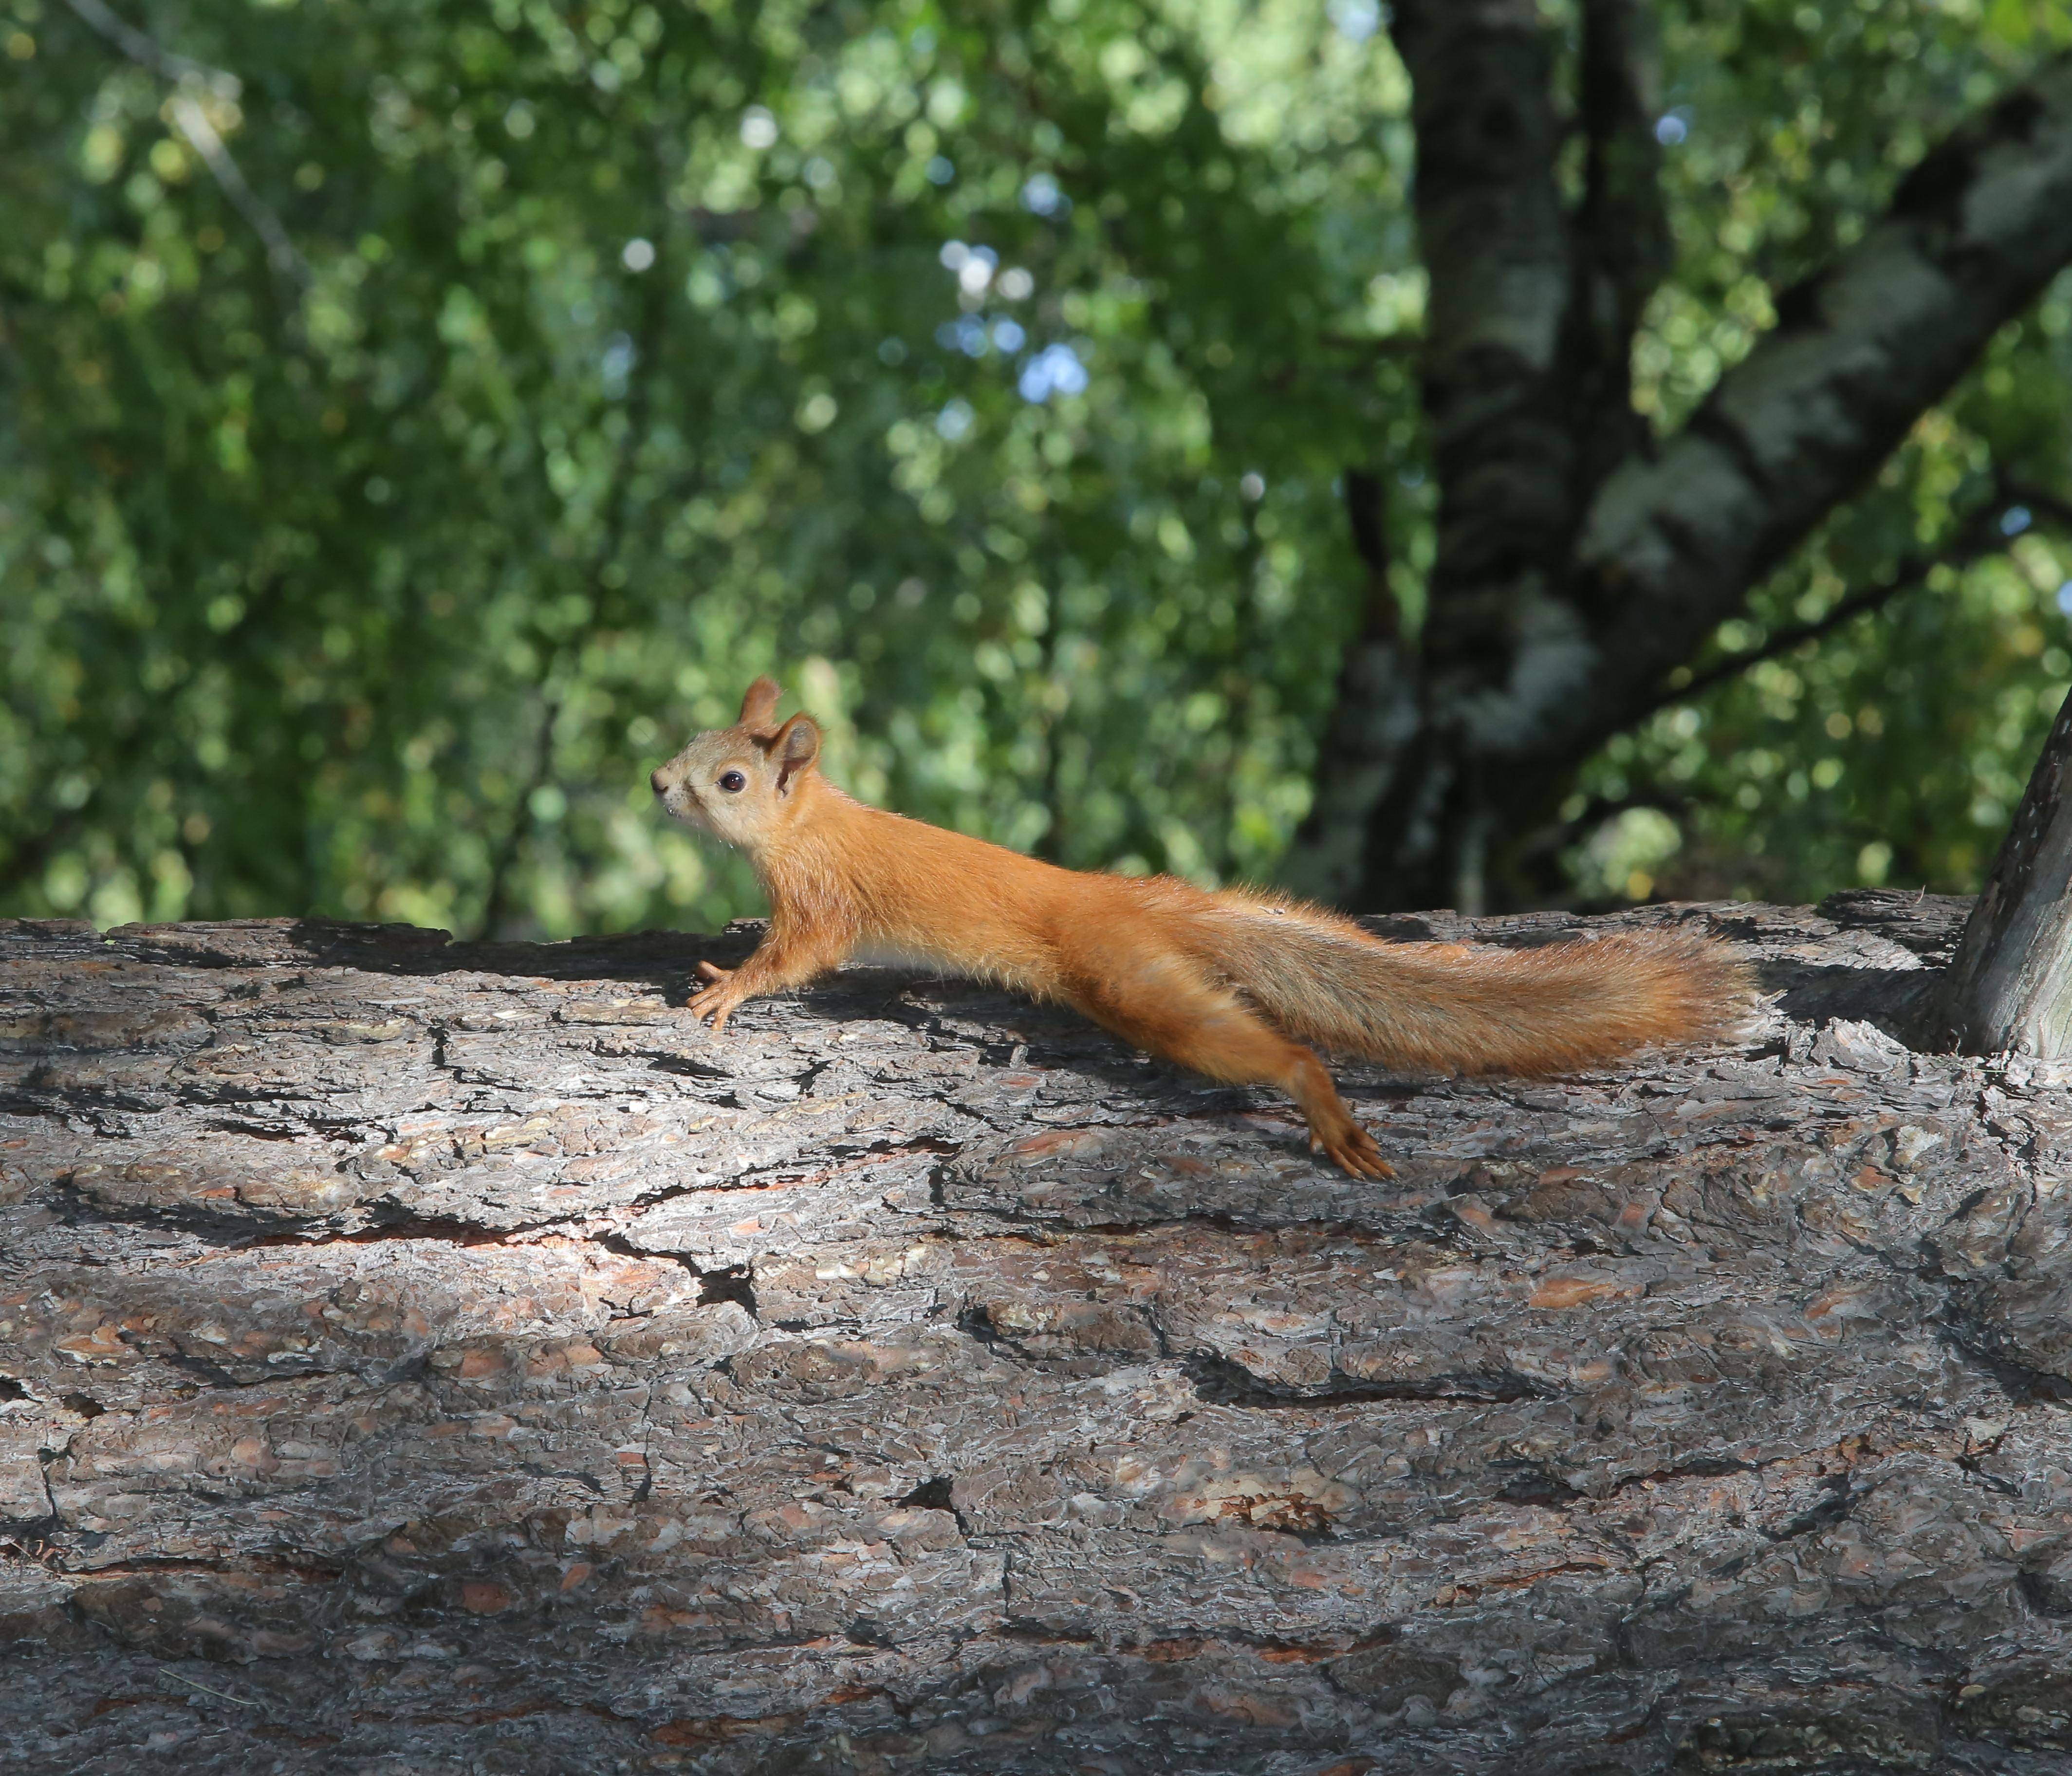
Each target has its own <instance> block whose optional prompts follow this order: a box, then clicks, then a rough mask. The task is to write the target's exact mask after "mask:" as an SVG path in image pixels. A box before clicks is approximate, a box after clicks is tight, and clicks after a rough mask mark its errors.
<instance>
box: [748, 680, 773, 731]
mask: <svg viewBox="0 0 2072 1776" xmlns="http://www.w3.org/2000/svg"><path fill="white" fill-rule="evenodd" d="M783 694H784V693H783V692H782V691H780V690H779V689H778V688H777V680H775V679H774V678H759V679H758V680H756V681H755V682H754V684H753V685H750V686H749V687H748V692H747V694H746V696H744V697H742V700H741V721H740V723H739V726H742V727H744V728H767V727H768V726H770V718H771V717H772V716H773V715H775V713H777V699H778V698H779V697H782V696H783Z"/></svg>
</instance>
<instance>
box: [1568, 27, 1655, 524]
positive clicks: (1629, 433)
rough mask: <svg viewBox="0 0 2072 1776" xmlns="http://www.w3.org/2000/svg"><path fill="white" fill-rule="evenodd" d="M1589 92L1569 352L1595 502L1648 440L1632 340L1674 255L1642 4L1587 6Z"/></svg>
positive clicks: (1581, 482)
mask: <svg viewBox="0 0 2072 1776" xmlns="http://www.w3.org/2000/svg"><path fill="white" fill-rule="evenodd" d="M1580 84H1581V123H1582V128H1583V135H1584V139H1585V144H1586V145H1587V148H1588V157H1587V159H1586V161H1585V175H1584V179H1585V183H1584V193H1583V203H1582V208H1581V211H1580V212H1579V213H1578V214H1577V218H1576V241H1577V246H1576V261H1577V277H1576V290H1575V293H1574V295H1573V297H1572V303H1571V312H1570V315H1569V332H1568V338H1569V345H1568V350H1569V353H1570V356H1571V357H1572V372H1571V373H1572V376H1573V377H1574V380H1575V383H1576V385H1577V386H1576V393H1577V409H1578V411H1577V426H1578V428H1579V430H1581V433H1582V434H1583V435H1582V437H1581V438H1580V439H1579V443H1578V455H1579V463H1578V476H1577V482H1578V486H1577V491H1578V493H1579V494H1580V495H1581V496H1582V497H1584V498H1585V499H1586V498H1587V497H1588V496H1589V494H1591V493H1593V492H1594V491H1596V488H1597V485H1598V484H1599V483H1600V482H1601V481H1602V479H1604V477H1605V475H1608V474H1609V472H1610V471H1611V470H1612V468H1613V467H1614V465H1615V464H1616V463H1618V461H1619V460H1620V459H1621V458H1623V457H1624V456H1626V454H1628V453H1629V452H1630V451H1631V450H1634V448H1635V447H1636V446H1638V445H1639V444H1640V443H1641V442H1642V440H1643V439H1644V438H1645V437H1646V420H1645V419H1643V418H1642V417H1641V416H1640V415H1638V414H1637V413H1634V410H1633V399H1632V393H1633V391H1632V382H1633V377H1632V361H1633V339H1634V333H1635V331H1637V330H1638V327H1639V325H1640V317H1641V313H1642V310H1643V309H1645V308H1646V306H1647V300H1648V298H1650V297H1651V296H1652V295H1653V294H1655V290H1656V288H1657V286H1659V285H1660V283H1661V282H1662V280H1663V277H1666V276H1667V274H1668V272H1669V268H1670V265H1671V261H1672V260H1673V258H1674V257H1675V245H1674V243H1673V241H1672V240H1671V236H1670V230H1669V216H1668V211H1667V208H1666V207H1665V205H1664V204H1663V197H1662V187H1661V183H1660V175H1661V164H1662V148H1661V145H1660V143H1659V142H1658V141H1657V140H1656V138H1655V123H1656V121H1657V119H1658V117H1659V114H1660V112H1661V108H1662V106H1661V95H1660V72H1659V66H1658V59H1657V54H1656V44H1655V21H1654V19H1653V17H1652V15H1651V14H1650V12H1649V11H1648V10H1647V8H1646V7H1645V6H1642V5H1640V4H1638V0H1585V6H1584V7H1583V40H1582V67H1581V82H1580Z"/></svg>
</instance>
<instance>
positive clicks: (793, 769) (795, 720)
mask: <svg viewBox="0 0 2072 1776" xmlns="http://www.w3.org/2000/svg"><path fill="white" fill-rule="evenodd" d="M768 744H769V747H770V756H771V759H774V760H775V763H776V766H777V793H778V794H779V795H780V796H784V795H789V794H790V793H791V779H793V778H794V777H796V776H797V775H799V773H800V772H801V771H804V770H806V769H807V768H808V767H809V766H811V765H812V762H813V761H814V760H815V759H817V758H819V757H820V729H819V728H818V727H817V726H816V725H815V723H814V721H813V718H812V717H811V716H810V715H795V716H793V717H791V720H790V721H788V722H786V723H785V724H784V726H783V727H781V728H779V730H777V731H776V733H775V734H773V735H771V738H770V740H769V742H768Z"/></svg>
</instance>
